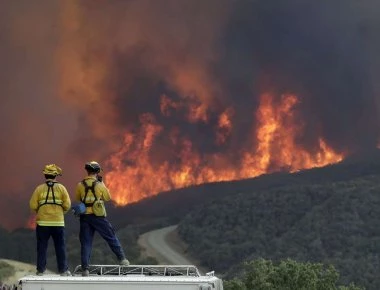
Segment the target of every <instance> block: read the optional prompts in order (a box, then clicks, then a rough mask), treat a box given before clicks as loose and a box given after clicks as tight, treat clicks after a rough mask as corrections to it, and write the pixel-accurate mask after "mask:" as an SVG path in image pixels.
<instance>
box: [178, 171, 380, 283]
mask: <svg viewBox="0 0 380 290" xmlns="http://www.w3.org/2000/svg"><path fill="white" fill-rule="evenodd" d="M379 179H380V175H379V174H376V175H368V176H363V177H359V178H356V179H353V180H350V181H340V182H327V183H324V184H319V185H312V184H310V185H305V184H301V185H292V186H282V187H276V188H273V189H267V190H252V191H251V192H249V193H242V194H237V195H233V196H230V197H225V198H223V199H220V200H218V201H215V202H214V203H213V204H211V205H203V206H200V207H199V208H198V209H197V210H194V211H192V212H191V213H190V214H189V215H188V216H187V217H186V218H185V219H184V220H183V221H182V222H181V224H180V227H179V231H180V235H181V237H182V238H183V239H184V240H185V241H186V242H187V243H188V244H190V245H191V246H190V248H189V250H190V251H191V253H192V254H193V255H195V256H196V257H198V258H199V259H201V260H202V262H203V263H204V264H205V265H206V266H211V265H213V267H214V268H215V269H216V270H218V271H221V272H228V271H230V274H231V268H235V269H236V267H238V264H239V263H240V262H242V261H243V260H248V259H251V258H257V257H263V258H269V259H274V260H279V259H284V258H288V257H289V258H293V259H297V260H300V261H313V262H315V261H318V262H319V261H320V262H323V263H332V264H334V266H336V267H337V268H338V270H339V272H340V273H341V274H342V279H341V280H342V282H347V281H353V282H355V283H357V284H359V285H363V286H366V287H367V289H380V277H379V276H378V275H377V273H378V272H379V260H378V253H379V252H380V227H379V226H378V222H379V218H380V195H379V192H380V184H379Z"/></svg>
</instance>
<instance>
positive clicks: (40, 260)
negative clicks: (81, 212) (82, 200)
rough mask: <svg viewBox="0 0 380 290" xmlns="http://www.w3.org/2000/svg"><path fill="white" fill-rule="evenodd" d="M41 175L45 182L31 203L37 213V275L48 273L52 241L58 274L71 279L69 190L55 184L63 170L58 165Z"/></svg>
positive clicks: (53, 165)
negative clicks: (67, 215) (67, 229)
mask: <svg viewBox="0 0 380 290" xmlns="http://www.w3.org/2000/svg"><path fill="white" fill-rule="evenodd" d="M42 173H43V174H44V175H45V179H46V181H45V182H44V183H42V184H40V185H38V186H37V187H36V189H35V190H34V192H33V195H32V197H31V199H30V202H29V205H30V208H31V210H33V211H34V212H36V213H37V219H36V224H37V225H36V237H37V275H43V273H44V272H45V270H46V252H47V248H48V242H49V239H50V237H52V238H53V241H54V248H55V254H56V257H57V266H58V272H59V273H60V274H61V275H62V276H70V275H71V273H70V271H69V270H68V265H67V259H66V245H65V220H64V214H65V213H66V212H67V211H68V210H69V209H70V207H71V201H70V196H69V194H68V192H67V190H66V188H65V187H64V186H63V185H62V184H60V183H58V182H57V181H56V177H57V176H58V175H62V169H61V168H60V167H58V166H57V165H55V164H49V165H46V166H45V168H44V170H43V171H42Z"/></svg>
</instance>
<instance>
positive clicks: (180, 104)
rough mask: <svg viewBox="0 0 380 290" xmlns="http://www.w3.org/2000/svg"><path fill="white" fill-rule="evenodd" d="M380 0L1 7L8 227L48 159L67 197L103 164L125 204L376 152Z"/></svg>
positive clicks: (39, 2) (172, 0) (1, 207)
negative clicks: (88, 171)
mask: <svg viewBox="0 0 380 290" xmlns="http://www.w3.org/2000/svg"><path fill="white" fill-rule="evenodd" d="M379 6H380V5H379V4H378V3H377V2H376V1H374V0H373V1H372V0H366V1H360V2H359V1H354V0H347V1H344V3H343V2H341V1H306V2H305V1H297V0H290V1H274V0H269V1H227V0H218V1H216V0H215V1H214V0H209V1H200V0H191V1H190V0H184V1H176V0H164V1H154V0H128V1H118V0H113V1H87V0H83V1H79V0H78V1H74V0H65V1H48V0H35V1H33V2H31V1H26V0H20V1H17V2H16V1H2V2H0V39H1V46H0V63H1V67H0V93H1V96H2V101H3V104H2V106H1V107H0V110H1V117H0V118H1V126H2V129H3V130H2V132H3V138H2V142H1V149H2V150H1V151H0V156H1V157H2V158H1V160H2V161H3V166H2V169H0V173H1V175H0V176H1V177H0V178H1V181H2V183H1V184H2V189H1V192H0V195H1V196H2V202H1V203H0V212H1V214H0V215H1V221H2V222H1V224H2V225H4V226H6V227H9V228H11V227H15V226H18V225H21V224H23V223H24V222H25V220H27V217H28V210H27V201H28V199H29V196H30V194H31V192H32V190H33V189H34V186H35V185H36V184H37V183H38V182H40V181H41V171H40V170H41V169H42V166H43V165H44V164H45V163H50V162H56V163H58V164H60V165H62V167H63V169H64V177H63V179H62V181H63V182H64V183H65V184H66V185H67V187H68V188H69V189H70V191H72V189H73V188H74V185H75V183H76V182H77V180H79V179H80V178H81V177H82V174H83V171H82V167H83V163H84V162H85V161H86V160H89V159H97V160H99V161H101V162H102V164H103V165H104V166H105V169H106V179H107V182H108V184H109V186H110V188H111V189H112V191H113V194H114V196H115V198H116V199H117V201H118V202H119V203H120V204H125V203H128V202H131V201H136V200H138V199H139V198H141V197H144V196H148V195H151V194H156V193H158V192H160V191H162V190H168V189H171V188H176V187H181V186H187V185H190V184H199V183H203V182H209V181H219V180H229V179H239V178H246V177H251V176H256V175H259V174H262V173H266V172H272V171H277V170H289V171H295V170H298V169H302V168H309V167H313V166H323V165H325V164H328V163H331V162H337V161H339V160H341V159H342V158H343V157H344V155H346V154H349V153H352V152H356V151H360V150H366V149H368V148H372V147H375V146H376V143H377V140H378V137H379V134H378V132H379V128H378V106H377V105H378V85H377V82H376V80H377V73H378V69H379V62H378V59H379V58H378V55H377V54H378V53H379V51H380V50H379V49H377V48H379V43H378V40H377V35H378V33H379V28H380V24H379V21H378V19H380V18H379V15H378V14H379V12H378V11H380V10H379V8H380V7H379ZM21 172H22V173H21ZM10 205H11V206H10ZM14 208H21V211H20V217H19V218H18V219H13V218H12V219H10V218H9V216H10V215H11V213H12V212H13V211H14Z"/></svg>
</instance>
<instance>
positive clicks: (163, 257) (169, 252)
mask: <svg viewBox="0 0 380 290" xmlns="http://www.w3.org/2000/svg"><path fill="white" fill-rule="evenodd" d="M176 228H177V226H176V225H175V226H170V227H166V228H162V229H158V230H154V231H151V232H147V233H145V234H143V235H141V236H140V238H139V241H138V242H139V244H140V245H141V246H142V247H143V248H145V249H146V254H147V255H148V256H151V257H154V258H156V259H157V261H158V262H159V263H160V264H172V265H192V264H193V263H192V262H191V261H189V260H188V259H187V258H186V257H184V256H183V255H182V254H181V253H179V252H177V251H176V250H175V249H173V248H172V247H171V246H170V244H169V243H168V241H167V236H168V234H170V233H171V232H172V231H174V230H175V229H176Z"/></svg>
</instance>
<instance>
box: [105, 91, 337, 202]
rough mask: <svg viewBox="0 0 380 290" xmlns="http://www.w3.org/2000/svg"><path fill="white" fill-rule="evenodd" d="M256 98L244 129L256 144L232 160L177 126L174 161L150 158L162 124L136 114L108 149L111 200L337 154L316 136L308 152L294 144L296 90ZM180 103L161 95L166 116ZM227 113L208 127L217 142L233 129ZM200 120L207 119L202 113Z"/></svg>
mask: <svg viewBox="0 0 380 290" xmlns="http://www.w3.org/2000/svg"><path fill="white" fill-rule="evenodd" d="M260 100H261V101H260V105H259V108H258V109H257V112H256V114H255V118H256V121H257V124H258V126H257V128H256V129H255V131H254V132H247V135H246V138H247V140H248V141H249V143H251V144H257V145H256V146H255V147H252V149H251V150H248V151H241V152H237V154H236V159H237V162H236V163H235V164H231V163H230V162H229V156H226V155H227V154H226V153H213V154H207V153H203V152H199V151H196V150H195V149H194V148H193V143H194V142H197V140H191V139H188V138H178V136H177V134H176V133H177V130H178V128H174V129H173V130H172V134H171V135H170V137H169V138H170V142H169V145H168V146H169V147H170V150H173V151H174V152H176V162H174V163H170V162H168V161H165V160H163V161H162V162H161V163H158V164H155V163H154V162H153V161H152V159H154V155H159V154H160V153H159V152H155V149H154V148H155V147H154V145H153V144H154V143H155V142H158V141H157V140H158V139H159V137H160V134H161V132H162V130H163V126H162V125H160V124H159V123H158V122H157V121H156V118H155V117H154V116H153V115H151V114H144V115H142V116H141V118H140V129H139V130H138V131H137V132H126V133H125V135H124V142H123V145H122V146H121V149H120V151H118V152H117V153H115V154H113V155H112V157H111V158H110V159H109V160H108V163H107V166H108V168H110V169H111V172H109V173H107V175H106V178H107V182H108V184H109V187H110V189H111V191H112V192H113V193H114V198H115V201H116V202H117V203H118V204H120V205H125V204H128V203H131V202H136V201H138V200H140V199H142V198H145V197H148V196H150V195H154V194H157V193H159V192H162V191H167V190H170V189H176V188H181V187H186V186H190V185H196V184H202V183H206V182H217V181H227V180H236V179H243V178H249V177H255V176H258V175H261V174H264V173H270V172H274V171H279V170H287V171H290V172H294V171H297V170H300V169H307V168H312V167H320V166H325V165H327V164H331V163H335V162H339V161H341V160H342V159H343V154H339V153H336V152H334V150H333V149H331V148H329V146H328V145H327V144H326V142H325V141H324V140H323V139H322V138H319V143H318V147H317V148H314V150H313V151H312V152H310V151H309V150H307V149H305V148H303V146H302V145H301V144H297V137H299V136H301V135H302V133H303V125H302V121H301V120H298V119H297V117H296V106H297V103H298V99H297V97H296V96H294V95H282V96H281V97H280V99H279V101H276V100H275V99H274V97H273V96H272V95H271V94H264V95H262V96H261V99H260ZM181 106H182V105H181V104H179V103H175V102H172V101H171V100H170V99H169V98H168V97H166V96H163V97H162V98H161V112H162V114H163V115H164V116H167V117H169V116H170V113H169V111H170V109H173V110H176V109H177V108H179V107H181ZM190 111H195V112H196V111H197V110H190ZM233 113H234V111H233V109H227V110H226V111H225V112H223V113H222V114H221V115H220V116H219V118H218V122H217V124H218V127H217V128H215V133H214V141H215V144H217V145H219V146H221V145H222V144H224V143H226V142H228V139H229V136H230V135H231V134H233V132H234V131H233V128H234V126H233V122H232V119H231V117H232V115H233ZM193 119H194V116H190V120H193ZM204 120H205V121H206V122H207V118H204ZM247 140H242V142H246V141H247Z"/></svg>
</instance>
